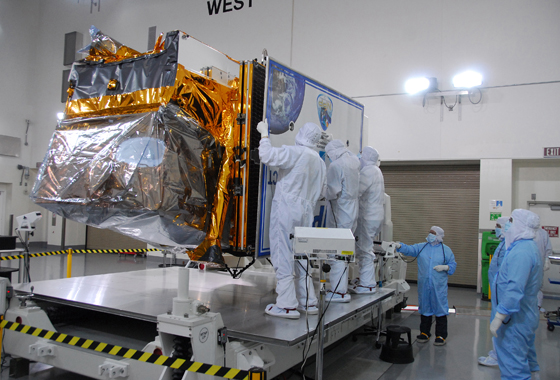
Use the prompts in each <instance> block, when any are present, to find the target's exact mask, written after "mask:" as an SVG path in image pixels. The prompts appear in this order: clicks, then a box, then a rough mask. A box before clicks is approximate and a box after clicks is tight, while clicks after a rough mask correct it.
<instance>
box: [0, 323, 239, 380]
mask: <svg viewBox="0 0 560 380" xmlns="http://www.w3.org/2000/svg"><path fill="white" fill-rule="evenodd" d="M0 328H2V329H7V330H10V331H16V332H19V333H22V334H27V335H32V336H36V337H39V338H45V339H50V340H53V341H56V342H59V343H63V344H67V345H69V346H76V347H81V348H85V349H88V350H92V351H97V352H103V353H105V354H109V355H113V356H119V357H122V358H126V359H133V360H137V361H140V362H144V363H152V364H155V365H160V366H164V367H170V368H175V369H179V370H185V371H190V372H197V373H204V374H206V375H211V376H217V377H224V378H227V379H236V380H247V379H249V371H243V370H240V369H235V368H229V367H222V366H217V365H212V364H205V363H200V362H191V361H188V360H185V359H177V358H170V357H169V356H165V355H156V354H150V353H148V352H144V351H139V350H133V349H130V348H125V347H120V346H115V345H112V344H107V343H102V342H96V341H92V340H89V339H84V338H79V337H76V336H72V335H66V334H61V333H57V332H53V331H49V330H43V329H40V328H37V327H31V326H26V325H22V324H21V323H16V322H10V321H6V320H3V321H2V323H0Z"/></svg>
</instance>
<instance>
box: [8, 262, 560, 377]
mask: <svg viewBox="0 0 560 380" xmlns="http://www.w3.org/2000/svg"><path fill="white" fill-rule="evenodd" d="M158 264H159V261H153V260H151V259H146V258H144V257H140V256H137V257H134V256H132V255H121V257H118V256H117V255H114V254H74V256H73V264H72V276H73V277H75V276H84V275H85V276H87V275H93V274H102V273H114V272H124V271H134V270H143V269H146V268H154V267H157V265H158ZM1 265H2V266H13V267H17V266H18V263H17V261H13V262H6V261H2V263H1ZM30 273H31V279H32V280H33V281H39V280H45V279H55V278H61V277H65V276H66V257H65V256H64V255H62V256H48V257H40V258H34V259H33V260H32V262H31V271H30ZM13 277H14V282H18V281H17V274H14V276H13ZM411 288H412V289H411V291H410V292H409V294H408V297H409V300H408V304H409V305H417V295H416V286H415V285H412V286H411ZM449 305H450V306H455V307H456V309H457V313H456V314H454V315H450V316H449V319H448V324H449V337H448V340H447V345H446V346H443V347H436V346H434V345H433V344H432V342H428V343H425V344H420V343H416V342H414V343H413V350H414V357H415V361H414V362H413V363H411V364H389V363H386V362H383V361H381V360H380V359H379V353H380V350H377V349H375V348H374V338H373V337H369V336H368V337H359V338H358V340H357V341H356V342H353V341H352V339H351V337H347V338H346V339H343V340H342V341H341V342H340V343H338V344H337V345H336V346H335V347H330V348H329V349H328V351H327V352H326V353H325V363H326V364H325V369H324V378H325V379H327V380H328V379H341V378H343V379H368V380H370V379H380V380H388V379H395V378H398V379H456V380H459V379H465V380H466V379H496V378H499V369H498V368H489V367H482V366H480V365H478V364H477V361H476V359H477V357H478V356H480V355H484V354H486V353H487V351H488V350H489V349H490V348H491V340H490V338H491V336H490V333H489V330H488V328H489V323H490V320H489V319H490V318H489V315H490V309H489V308H490V305H489V303H488V302H486V301H482V300H481V299H480V296H479V295H478V294H477V293H476V292H475V291H474V290H473V289H462V288H453V287H452V288H450V289H449ZM559 306H560V300H551V299H545V300H544V303H543V307H544V308H545V309H547V310H554V309H556V308H558V307H559ZM385 322H386V323H387V324H398V325H403V326H408V327H410V328H411V329H412V330H413V331H412V333H413V340H414V336H416V335H417V334H418V330H417V329H418V326H419V324H420V316H419V315H418V313H417V312H406V311H403V312H402V313H400V314H394V315H393V317H392V318H391V319H388V320H386V321H385ZM536 347H537V355H538V360H539V364H540V366H541V371H540V379H543V380H544V379H558V378H560V361H559V360H558V359H559V358H560V328H558V329H556V330H555V331H554V332H550V331H547V329H546V320H545V319H544V318H542V319H541V322H540V326H539V330H538V331H537V338H536ZM314 370H315V364H314V362H313V361H310V362H308V364H307V366H306V368H305V371H304V373H305V374H306V375H307V376H309V378H313V377H314ZM8 378H9V376H8V369H7V368H4V369H3V370H2V372H1V374H0V379H8ZM279 378H281V379H289V378H290V379H297V378H302V377H301V375H300V374H297V373H295V372H288V373H285V374H284V375H283V376H281V377H279ZM20 379H22V380H26V379H65V380H74V379H75V380H79V379H80V380H81V379H85V377H83V376H79V375H75V374H71V373H68V372H65V371H62V370H57V369H54V368H51V367H48V366H45V365H42V364H32V366H31V374H30V375H29V376H24V377H21V378H20Z"/></svg>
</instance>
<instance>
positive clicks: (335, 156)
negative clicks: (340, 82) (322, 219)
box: [325, 140, 360, 302]
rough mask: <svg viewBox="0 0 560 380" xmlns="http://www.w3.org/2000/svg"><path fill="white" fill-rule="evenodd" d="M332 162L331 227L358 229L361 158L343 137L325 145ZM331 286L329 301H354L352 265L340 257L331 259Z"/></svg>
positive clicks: (329, 177)
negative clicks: (350, 280) (350, 281)
mask: <svg viewBox="0 0 560 380" xmlns="http://www.w3.org/2000/svg"><path fill="white" fill-rule="evenodd" d="M325 152H326V153H327V155H328V156H329V159H330V160H331V163H330V164H329V167H328V169H327V196H326V198H327V201H329V211H328V212H327V221H326V224H327V227H328V228H349V229H351V230H352V233H355V232H356V225H357V223H358V207H359V199H358V195H359V190H360V160H358V158H357V157H356V156H355V155H354V154H352V153H351V152H350V151H349V150H348V149H347V148H346V145H344V143H343V142H342V141H340V140H332V141H331V142H329V143H328V144H327V146H326V147H325ZM328 262H329V265H330V266H331V271H330V273H329V282H330V288H329V290H328V293H327V301H330V302H350V294H348V266H347V265H346V263H345V262H343V261H340V260H329V261H328Z"/></svg>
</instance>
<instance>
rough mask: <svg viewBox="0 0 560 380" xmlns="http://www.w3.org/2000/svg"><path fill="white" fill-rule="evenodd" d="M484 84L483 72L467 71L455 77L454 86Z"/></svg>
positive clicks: (463, 86) (468, 86) (466, 86)
mask: <svg viewBox="0 0 560 380" xmlns="http://www.w3.org/2000/svg"><path fill="white" fill-rule="evenodd" d="M480 85H482V74H480V73H477V72H475V71H470V70H469V71H465V72H464V73H461V74H457V75H455V76H454V77H453V87H455V88H473V87H477V86H480Z"/></svg>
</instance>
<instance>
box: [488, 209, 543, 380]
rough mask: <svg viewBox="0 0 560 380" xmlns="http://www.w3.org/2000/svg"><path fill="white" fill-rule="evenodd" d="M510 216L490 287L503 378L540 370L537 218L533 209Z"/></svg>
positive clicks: (522, 376) (492, 329)
mask: <svg viewBox="0 0 560 380" xmlns="http://www.w3.org/2000/svg"><path fill="white" fill-rule="evenodd" d="M511 217H512V222H511V224H510V222H508V224H506V229H507V230H506V232H505V236H506V253H505V256H504V259H503V261H502V264H501V265H500V270H499V272H498V277H497V279H496V281H495V282H494V284H493V287H492V297H496V301H497V306H496V314H495V316H494V318H493V319H492V321H491V323H490V332H491V333H492V335H493V336H494V337H496V339H495V341H494V347H495V348H496V354H497V356H498V365H499V366H500V372H501V374H502V379H504V380H505V379H512V380H513V379H530V378H531V372H536V371H539V366H538V363H537V362H536V353H535V350H534V345H535V332H536V330H537V327H538V326H539V310H538V308H537V293H538V292H539V289H540V287H541V283H542V275H543V270H542V262H541V256H540V253H539V249H538V248H537V245H536V244H535V242H534V241H533V239H534V238H535V234H536V230H537V228H538V226H539V223H540V221H539V217H538V216H537V215H536V214H535V213H533V212H531V211H528V210H523V209H517V210H514V211H513V212H512V214H511ZM509 225H510V227H508V226H509Z"/></svg>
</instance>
